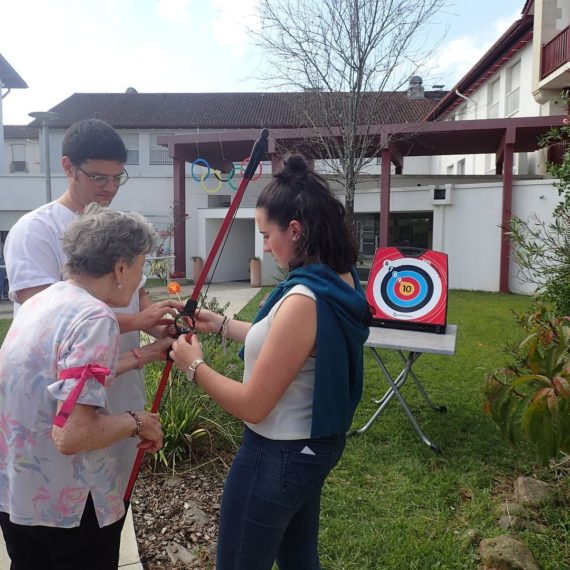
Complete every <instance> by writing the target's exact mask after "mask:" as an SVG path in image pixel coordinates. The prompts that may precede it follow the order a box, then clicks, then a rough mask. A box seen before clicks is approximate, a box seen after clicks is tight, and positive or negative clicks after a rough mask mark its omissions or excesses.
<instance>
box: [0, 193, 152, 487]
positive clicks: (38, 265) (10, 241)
mask: <svg viewBox="0 0 570 570" xmlns="http://www.w3.org/2000/svg"><path fill="white" fill-rule="evenodd" d="M77 217H78V214H76V213H75V212H73V211H72V210H70V209H69V208H67V207H65V206H64V205H63V204H60V203H59V202H57V201H55V202H50V203H49V204H45V205H43V206H40V207H39V208H37V209H36V210H33V211H32V212H28V213H27V214H25V215H24V216H22V217H21V218H20V219H19V220H18V221H17V222H16V224H15V225H14V226H13V227H12V229H11V230H10V232H9V233H8V237H7V239H6V243H5V245H4V258H5V260H6V269H7V272H8V280H9V282H10V298H11V299H12V300H13V296H14V292H15V291H20V290H22V289H27V288H29V287H38V286H40V285H51V284H52V283H57V282H58V281H61V280H62V278H63V277H62V272H63V268H64V265H65V262H66V261H67V259H66V256H65V253H64V252H63V241H62V240H63V234H64V233H65V230H66V229H67V226H69V224H70V223H71V222H73V221H74V220H75V219H76V218H77ZM145 281H146V278H145V277H143V280H142V281H141V283H140V286H139V289H138V290H137V291H136V292H135V294H134V295H133V298H132V299H131V303H130V305H129V306H128V307H124V308H116V309H113V311H114V312H115V313H117V314H119V313H126V314H134V313H138V312H139V310H140V307H139V291H140V287H142V286H143V285H144V283H145ZM18 308H19V305H18V304H17V303H14V313H16V312H17V310H18ZM139 346H140V336H139V333H138V331H133V332H129V333H125V334H122V335H121V336H120V352H128V351H129V350H131V349H132V348H137V347H139ZM145 404H146V394H145V387H144V370H129V371H128V372H125V373H124V374H121V376H118V377H117V378H116V379H115V380H114V382H113V385H112V387H111V389H110V391H109V409H110V412H111V413H113V414H118V413H121V412H124V411H125V410H143V409H144V407H145ZM137 443H138V440H137V439H135V438H131V439H127V440H124V441H121V442H120V443H118V444H116V445H117V453H118V457H119V458H120V465H119V467H120V474H121V479H122V484H123V489H125V488H126V486H127V482H128V480H129V477H130V474H131V470H132V468H133V464H134V461H135V457H136V454H137V451H138V450H137V447H136V445H137Z"/></svg>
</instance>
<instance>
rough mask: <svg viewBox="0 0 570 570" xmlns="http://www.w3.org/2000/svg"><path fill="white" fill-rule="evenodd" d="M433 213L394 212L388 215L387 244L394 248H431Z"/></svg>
mask: <svg viewBox="0 0 570 570" xmlns="http://www.w3.org/2000/svg"><path fill="white" fill-rule="evenodd" d="M432 230H433V212H394V213H391V214H390V231H389V236H388V243H389V244H390V245H395V246H404V247H405V246H408V247H420V248H424V249H430V248H431V246H432Z"/></svg>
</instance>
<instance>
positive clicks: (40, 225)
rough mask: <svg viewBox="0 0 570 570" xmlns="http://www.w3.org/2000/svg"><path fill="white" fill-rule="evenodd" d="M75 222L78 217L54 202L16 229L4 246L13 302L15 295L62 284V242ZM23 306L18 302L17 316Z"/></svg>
mask: <svg viewBox="0 0 570 570" xmlns="http://www.w3.org/2000/svg"><path fill="white" fill-rule="evenodd" d="M75 218H77V214H76V213H75V212H73V211H72V210H70V209H69V208H66V207H65V206H64V205H62V204H60V203H59V202H50V203H49V204H44V205H43V206H40V207H39V208H37V209H36V210H33V211H31V212H28V213H27V214H25V215H23V216H22V217H21V218H20V219H19V220H18V221H17V222H16V224H15V225H14V226H13V227H12V229H11V230H10V232H9V233H8V237H7V238H6V243H5V244H4V259H5V260H6V271H7V274H8V281H9V283H10V293H9V297H10V299H11V300H12V301H14V302H15V299H14V292H15V291H20V290H21V289H29V288H30V287H39V286H41V285H51V284H52V283H57V282H58V281H61V280H62V278H63V277H62V270H63V266H64V265H65V254H64V253H63V246H62V243H61V240H62V238H63V234H64V232H65V230H66V228H67V226H68V225H69V224H70V223H71V222H73V220H75ZM19 306H20V305H19V304H18V303H16V302H15V305H14V313H16V312H17V310H18V308H19Z"/></svg>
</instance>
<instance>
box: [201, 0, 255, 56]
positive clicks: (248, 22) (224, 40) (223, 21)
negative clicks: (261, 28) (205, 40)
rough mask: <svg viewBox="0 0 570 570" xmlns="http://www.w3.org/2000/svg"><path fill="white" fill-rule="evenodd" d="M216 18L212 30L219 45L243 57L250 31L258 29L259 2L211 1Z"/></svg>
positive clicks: (238, 0)
mask: <svg viewBox="0 0 570 570" xmlns="http://www.w3.org/2000/svg"><path fill="white" fill-rule="evenodd" d="M210 4H211V6H212V8H213V10H214V13H215V16H214V19H213V22H212V30H213V35H214V38H215V39H216V41H217V43H218V44H220V45H221V46H224V47H226V48H231V49H232V50H233V51H237V54H238V55H243V53H244V52H245V50H246V47H247V45H248V42H249V38H248V29H249V28H257V27H258V22H259V18H258V13H257V6H258V4H259V0H210Z"/></svg>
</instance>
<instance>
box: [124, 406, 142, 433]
mask: <svg viewBox="0 0 570 570" xmlns="http://www.w3.org/2000/svg"><path fill="white" fill-rule="evenodd" d="M125 413H126V414H129V415H130V416H131V417H132V418H133V419H134V420H135V422H136V424H137V427H136V428H135V431H133V433H132V434H131V437H140V435H141V428H142V420H141V419H140V416H139V415H138V414H136V413H135V412H133V411H132V410H125Z"/></svg>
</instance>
